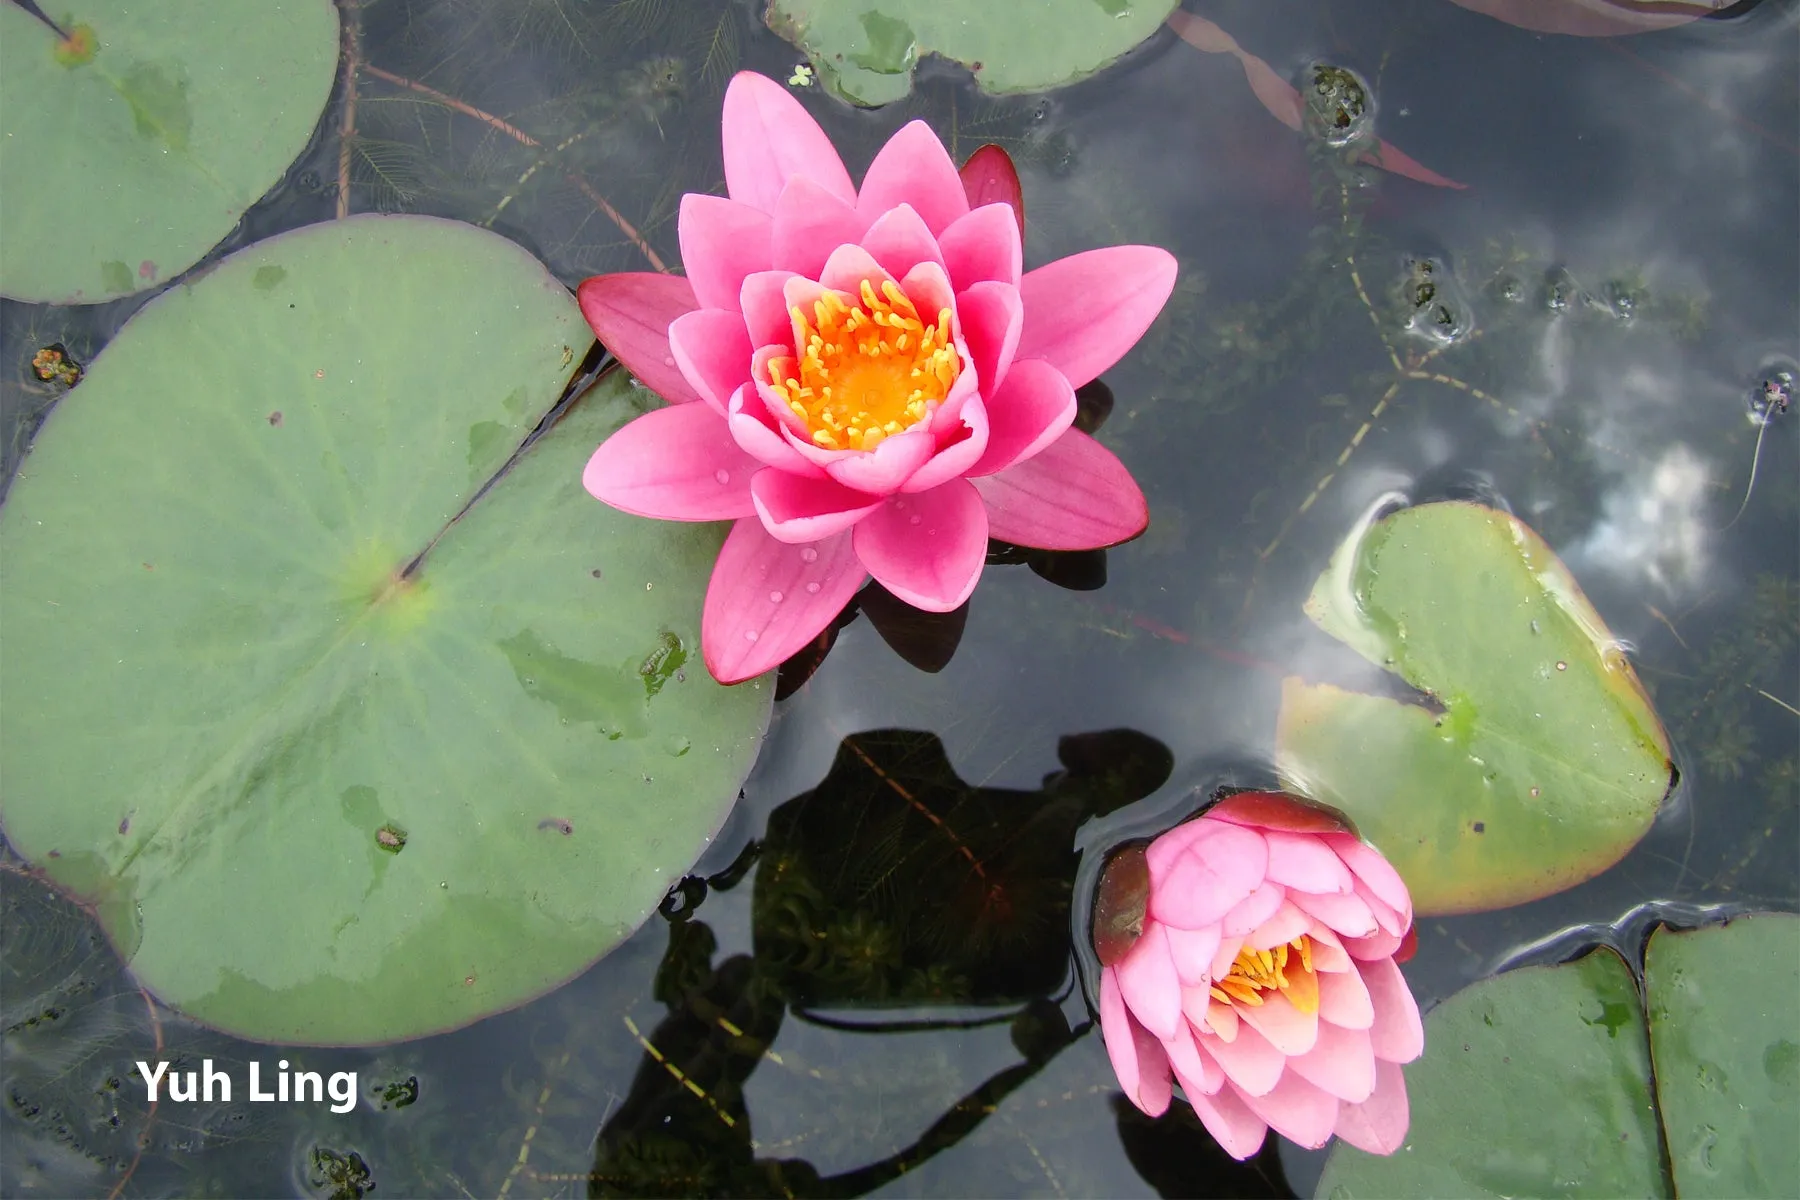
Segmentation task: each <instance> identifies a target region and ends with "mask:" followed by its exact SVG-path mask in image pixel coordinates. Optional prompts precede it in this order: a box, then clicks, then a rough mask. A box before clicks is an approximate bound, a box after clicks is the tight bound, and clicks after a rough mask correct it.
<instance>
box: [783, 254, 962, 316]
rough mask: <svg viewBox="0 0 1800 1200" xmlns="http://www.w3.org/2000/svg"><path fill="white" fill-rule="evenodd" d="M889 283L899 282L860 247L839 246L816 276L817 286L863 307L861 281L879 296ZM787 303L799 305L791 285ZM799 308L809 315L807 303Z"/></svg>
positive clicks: (810, 304) (809, 306)
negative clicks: (833, 291)
mask: <svg viewBox="0 0 1800 1200" xmlns="http://www.w3.org/2000/svg"><path fill="white" fill-rule="evenodd" d="M890 279H892V280H893V281H894V282H895V283H898V282H900V280H899V279H898V278H897V277H896V276H893V275H889V274H888V272H887V268H886V267H884V266H882V265H881V264H880V263H878V262H876V261H875V256H874V255H872V254H870V253H869V252H868V251H867V250H864V249H863V248H862V247H861V246H839V247H838V248H837V249H836V250H833V251H832V252H831V256H830V257H829V258H827V259H826V260H825V266H824V268H823V269H822V270H821V271H820V272H819V286H821V287H828V288H833V289H835V290H837V291H839V292H842V293H844V295H845V296H847V297H849V298H850V300H849V302H850V303H851V304H861V303H862V285H863V281H864V280H867V281H868V283H869V286H870V287H871V288H873V289H874V290H875V294H876V295H877V296H879V295H881V294H882V290H881V285H882V284H884V283H886V282H887V281H888V280H890ZM913 299H914V302H915V303H917V297H914V298H913ZM788 303H789V304H798V303H800V302H799V301H797V300H795V299H794V290H793V287H792V285H789V288H788ZM921 307H923V306H921ZM802 308H803V309H804V310H805V311H807V312H811V311H812V301H811V300H808V301H806V303H805V304H803V305H802ZM920 315H921V316H923V315H924V314H923V312H921V313H920ZM932 317H933V319H936V317H937V314H936V313H935V312H934V313H932Z"/></svg>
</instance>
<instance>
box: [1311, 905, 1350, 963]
mask: <svg viewBox="0 0 1800 1200" xmlns="http://www.w3.org/2000/svg"><path fill="white" fill-rule="evenodd" d="M1306 936H1307V937H1309V938H1311V939H1312V944H1313V949H1312V960H1313V970H1315V971H1330V972H1338V971H1348V970H1349V969H1350V955H1349V954H1348V953H1347V952H1346V951H1345V950H1344V944H1343V943H1342V942H1340V941H1339V940H1338V935H1337V934H1335V933H1333V932H1331V930H1329V929H1327V928H1326V927H1325V926H1324V925H1323V924H1322V923H1320V921H1319V919H1318V918H1317V917H1315V918H1313V920H1312V923H1311V924H1309V925H1308V926H1307V927H1306Z"/></svg>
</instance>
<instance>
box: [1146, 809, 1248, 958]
mask: <svg viewBox="0 0 1800 1200" xmlns="http://www.w3.org/2000/svg"><path fill="white" fill-rule="evenodd" d="M1189 824H1197V825H1199V826H1200V829H1199V830H1197V831H1195V832H1193V833H1191V834H1189V833H1187V831H1186V827H1177V829H1175V830H1173V831H1171V833H1170V834H1164V835H1163V837H1161V838H1158V839H1157V840H1156V841H1154V842H1152V843H1150V848H1149V849H1148V850H1147V851H1146V852H1145V859H1146V861H1147V862H1148V864H1149V867H1150V915H1151V916H1153V917H1155V918H1156V919H1157V920H1159V921H1162V922H1164V923H1165V924H1169V925H1177V926H1180V927H1181V928H1183V929H1200V928H1203V927H1205V926H1207V925H1211V924H1213V923H1214V922H1216V921H1218V920H1219V919H1220V918H1222V917H1223V916H1224V915H1225V914H1226V913H1227V912H1229V911H1231V909H1233V908H1234V907H1236V906H1237V904H1238V903H1239V902H1241V901H1242V900H1243V899H1244V897H1245V896H1247V895H1249V894H1250V893H1251V892H1253V891H1255V890H1256V888H1257V887H1258V886H1260V885H1261V883H1262V878H1263V868H1264V866H1265V865H1266V863H1267V857H1268V854H1267V851H1266V850H1265V849H1264V848H1263V840H1262V837H1261V836H1260V835H1259V834H1256V833H1254V832H1252V831H1250V830H1248V829H1240V828H1238V827H1237V826H1235V825H1224V824H1219V823H1216V822H1209V821H1204V820H1203V821H1198V822H1190V823H1189ZM1173 833H1183V834H1186V836H1184V837H1182V838H1180V839H1178V840H1175V841H1171V842H1169V843H1167V844H1166V845H1165V839H1168V838H1170V837H1171V836H1172V834H1173ZM1220 949H1221V950H1223V949H1224V947H1223V946H1221V947H1220ZM1236 953H1237V949H1236V947H1233V948H1232V954H1233V955H1235V954H1236ZM1215 962H1216V958H1215Z"/></svg>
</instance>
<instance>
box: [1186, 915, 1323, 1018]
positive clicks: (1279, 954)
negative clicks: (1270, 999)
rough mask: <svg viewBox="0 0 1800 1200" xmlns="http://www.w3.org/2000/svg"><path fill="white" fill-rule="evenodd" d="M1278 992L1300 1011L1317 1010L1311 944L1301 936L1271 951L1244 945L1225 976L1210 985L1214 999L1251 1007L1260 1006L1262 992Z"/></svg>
mask: <svg viewBox="0 0 1800 1200" xmlns="http://www.w3.org/2000/svg"><path fill="white" fill-rule="evenodd" d="M1265 992H1280V993H1281V994H1282V995H1285V996H1286V997H1287V998H1288V1000H1289V1002H1291V1003H1292V1004H1293V1006H1294V1007H1295V1008H1297V1009H1299V1010H1300V1011H1301V1012H1306V1013H1310V1012H1318V1011H1319V977H1318V976H1317V975H1315V974H1314V973H1313V965H1312V941H1311V939H1309V938H1308V937H1307V936H1306V935H1305V934H1304V933H1303V934H1301V935H1300V936H1299V937H1297V938H1295V939H1294V940H1293V941H1291V942H1288V943H1287V944H1286V945H1282V946H1277V947H1275V948H1274V949H1273V950H1252V949H1250V947H1248V946H1245V947H1244V948H1243V949H1242V950H1239V951H1238V956H1237V960H1236V961H1235V962H1233V963H1232V964H1231V970H1229V971H1227V972H1226V973H1225V977H1224V978H1223V979H1220V980H1218V981H1216V982H1215V983H1214V984H1213V985H1212V996H1213V999H1215V1000H1217V1001H1219V1002H1220V1003H1221V1004H1230V1003H1232V1002H1233V1001H1235V1002H1237V1003H1239V1004H1247V1005H1249V1006H1250V1007H1252V1008H1257V1007H1260V1006H1261V1005H1262V1003H1263V993H1265Z"/></svg>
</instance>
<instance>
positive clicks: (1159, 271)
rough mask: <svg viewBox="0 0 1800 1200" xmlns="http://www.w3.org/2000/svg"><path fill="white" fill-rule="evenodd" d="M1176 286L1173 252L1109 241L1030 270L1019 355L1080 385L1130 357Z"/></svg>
mask: <svg viewBox="0 0 1800 1200" xmlns="http://www.w3.org/2000/svg"><path fill="white" fill-rule="evenodd" d="M1174 289H1175V257H1174V255H1172V254H1170V253H1169V252H1168V251H1167V250H1162V249H1158V248H1157V247H1155V246H1108V247H1106V248H1105V249H1102V250H1089V251H1086V252H1085V253H1082V254H1073V255H1070V256H1069V257H1068V258H1061V259H1058V260H1057V261H1055V262H1053V263H1050V264H1048V265H1047V266H1042V267H1039V268H1038V269H1037V270H1035V271H1028V272H1026V274H1025V278H1024V279H1023V280H1021V281H1020V283H1019V291H1020V292H1021V293H1023V295H1024V297H1025V333H1024V336H1023V337H1021V338H1020V339H1019V357H1020V358H1044V359H1048V360H1049V361H1050V363H1051V365H1052V366H1054V367H1056V368H1057V370H1059V371H1061V372H1062V373H1063V374H1064V375H1067V376H1068V377H1069V382H1070V383H1072V384H1074V385H1075V386H1077V387H1080V386H1081V385H1082V384H1084V383H1087V382H1088V381H1089V380H1091V379H1097V378H1099V376H1100V373H1101V372H1102V371H1104V370H1106V369H1107V368H1108V367H1110V366H1112V365H1113V364H1114V363H1116V362H1118V361H1119V360H1120V359H1121V358H1123V357H1125V352H1126V351H1127V350H1129V349H1131V347H1132V346H1133V345H1135V344H1136V343H1137V340H1138V338H1140V337H1142V336H1143V334H1144V330H1146V329H1148V328H1150V322H1152V321H1154V320H1156V314H1157V313H1159V312H1161V311H1162V306H1163V304H1164V303H1165V302H1166V301H1167V300H1168V298H1169V293H1170V292H1172V291H1174Z"/></svg>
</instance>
